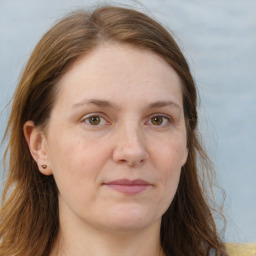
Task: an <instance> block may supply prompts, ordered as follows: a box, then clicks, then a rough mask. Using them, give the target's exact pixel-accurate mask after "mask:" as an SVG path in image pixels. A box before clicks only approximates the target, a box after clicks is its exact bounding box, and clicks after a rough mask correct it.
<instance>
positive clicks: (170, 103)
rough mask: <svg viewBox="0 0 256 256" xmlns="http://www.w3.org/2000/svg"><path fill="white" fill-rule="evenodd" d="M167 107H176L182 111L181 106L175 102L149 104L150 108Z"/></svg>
mask: <svg viewBox="0 0 256 256" xmlns="http://www.w3.org/2000/svg"><path fill="white" fill-rule="evenodd" d="M166 106H174V107H175V108H177V109H179V110H180V111H181V107H180V105H179V104H177V103H175V102H173V101H156V102H153V103H151V104H149V108H150V109H152V108H163V107H166Z"/></svg>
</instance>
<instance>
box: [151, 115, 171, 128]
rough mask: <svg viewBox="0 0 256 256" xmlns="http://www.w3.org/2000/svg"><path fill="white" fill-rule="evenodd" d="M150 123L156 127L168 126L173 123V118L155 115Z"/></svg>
mask: <svg viewBox="0 0 256 256" xmlns="http://www.w3.org/2000/svg"><path fill="white" fill-rule="evenodd" d="M148 122H149V124H152V125H154V126H167V125H168V124H169V123H170V122H171V118H170V117H167V116H163V115H155V116H153V117H151V118H150V120H149V121H148Z"/></svg>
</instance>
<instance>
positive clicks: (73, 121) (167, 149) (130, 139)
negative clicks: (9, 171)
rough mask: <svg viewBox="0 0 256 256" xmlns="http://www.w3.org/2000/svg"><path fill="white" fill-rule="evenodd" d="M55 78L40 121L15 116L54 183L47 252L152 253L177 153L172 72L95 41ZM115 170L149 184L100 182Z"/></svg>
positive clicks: (155, 60)
mask: <svg viewBox="0 0 256 256" xmlns="http://www.w3.org/2000/svg"><path fill="white" fill-rule="evenodd" d="M57 86H58V95H57V98H56V102H55V105H54V107H53V109H52V113H51V116H50V120H49V123H48V125H47V128H46V130H44V131H42V130H40V128H38V127H34V125H33V122H32V121H28V122H27V123H26V124H25V126H24V132H25V136H26V139H27V142H28V144H29V147H30V150H31V154H32V156H33V157H34V159H35V161H36V162H37V164H38V168H39V170H40V171H41V172H42V173H43V174H45V175H53V176H54V178H55V180H56V184H57V187H58V190H59V211H60V232H59V235H58V237H57V242H56V244H55V246H54V248H53V251H52V253H51V255H78V256H79V255H90V256H94V255H111V256H113V255H127V256H128V255H129V256H131V255H133V256H135V255H148V256H153V255H154V256H156V255H161V253H162V252H161V246H160V225H161V217H162V215H163V214H164V212H165V211H166V210H167V208H168V207H169V205H170V204H171V202H172V200H173V197H174V195H175V192H176V189H177V186H178V183H179V177H180V172H181V167H182V166H183V165H184V164H185V162H186V159H187V149H186V139H187V138H186V128H185V121H184V113H183V104H182V90H181V87H182V84H181V80H180V78H179V76H178V75H177V73H176V72H175V71H174V69H173V68H172V67H171V66H170V65H168V64H167V63H166V62H165V61H164V60H163V59H162V58H161V57H159V56H158V55H156V54H155V53H153V52H150V51H148V50H143V49H138V48H136V47H133V46H130V45H126V44H118V43H111V44H110V43H105V44H102V45H100V46H99V47H97V48H96V49H95V50H93V51H92V52H91V53H90V54H87V55H86V56H84V57H82V58H81V59H79V60H78V61H77V62H76V63H75V64H74V65H73V66H72V68H71V69H70V70H68V71H67V73H66V74H64V76H63V77H62V78H61V79H60V81H59V83H58V84H57ZM91 116H94V118H92V117H91ZM43 164H46V165H47V168H46V169H43V168H42V167H41V165H43ZM117 179H128V180H134V179H143V180H144V181H147V182H148V183H149V185H148V186H146V189H145V190H143V191H141V192H139V193H135V194H127V193H123V192H120V191H116V190H115V189H113V188H111V187H109V186H107V185H106V183H108V182H111V181H113V180H117Z"/></svg>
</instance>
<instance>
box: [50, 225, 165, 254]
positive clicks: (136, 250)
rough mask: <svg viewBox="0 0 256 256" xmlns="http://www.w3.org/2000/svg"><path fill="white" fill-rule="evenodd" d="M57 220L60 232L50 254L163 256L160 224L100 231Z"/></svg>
mask: <svg viewBox="0 0 256 256" xmlns="http://www.w3.org/2000/svg"><path fill="white" fill-rule="evenodd" d="M62 224H64V223H62V222H61V221H60V231H59V234H58V236H57V240H56V242H55V244H54V246H53V250H52V252H51V253H50V256H66V255H76V256H87V255H88V256H98V255H104V256H117V255H118V256H119V255H122V256H141V255H147V256H164V253H163V252H162V249H161V245H160V223H158V222H156V223H155V224H154V225H152V226H150V227H148V228H145V229H143V230H132V231H131V230H129V231H124V230H121V231H120V230H119V231H116V230H111V231H109V230H99V229H96V228H94V227H91V226H86V225H84V224H83V225H81V223H80V224H79V223H69V222H65V225H62Z"/></svg>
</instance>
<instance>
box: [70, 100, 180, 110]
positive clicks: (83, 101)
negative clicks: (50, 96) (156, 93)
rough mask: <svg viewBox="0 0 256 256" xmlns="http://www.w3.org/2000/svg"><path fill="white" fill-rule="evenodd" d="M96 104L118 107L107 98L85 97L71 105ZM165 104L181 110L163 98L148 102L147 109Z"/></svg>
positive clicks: (178, 106) (175, 104) (74, 106)
mask: <svg viewBox="0 0 256 256" xmlns="http://www.w3.org/2000/svg"><path fill="white" fill-rule="evenodd" d="M91 104H92V105H96V106H99V107H107V108H113V109H120V108H119V107H118V106H117V105H116V104H114V103H112V102H110V101H108V100H101V99H85V100H82V101H81V102H78V103H75V104H74V105H73V106H72V107H73V108H77V107H82V106H84V105H91ZM166 106H173V107H175V108H177V109H179V110H180V111H181V107H180V105H179V104H177V103H175V102H173V101H169V100H167V101H165V100H161V101H156V102H153V103H150V104H149V105H148V108H149V109H153V108H163V107H166Z"/></svg>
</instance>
